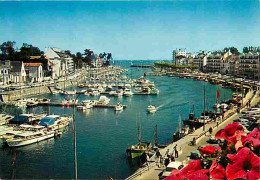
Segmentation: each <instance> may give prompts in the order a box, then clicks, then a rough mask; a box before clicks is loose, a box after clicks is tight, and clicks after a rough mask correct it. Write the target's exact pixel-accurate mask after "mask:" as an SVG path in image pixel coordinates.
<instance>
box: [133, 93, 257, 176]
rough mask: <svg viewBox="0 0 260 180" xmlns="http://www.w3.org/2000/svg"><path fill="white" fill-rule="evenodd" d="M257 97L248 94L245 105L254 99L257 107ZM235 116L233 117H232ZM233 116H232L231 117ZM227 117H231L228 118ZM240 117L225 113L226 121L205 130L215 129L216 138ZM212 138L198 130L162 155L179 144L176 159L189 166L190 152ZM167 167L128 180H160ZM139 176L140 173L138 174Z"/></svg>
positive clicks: (150, 170)
mask: <svg viewBox="0 0 260 180" xmlns="http://www.w3.org/2000/svg"><path fill="white" fill-rule="evenodd" d="M256 94H258V96H257V95H255V96H253V93H252V92H249V93H247V95H246V97H245V98H244V99H243V102H244V104H246V103H247V102H248V100H249V99H251V98H252V100H251V105H252V106H253V105H255V104H257V103H258V102H259V101H260V97H259V92H257V93H256ZM243 110H245V108H243V109H242V110H241V111H243ZM232 114H233V115H232ZM230 115H232V116H230ZM227 116H230V117H228V118H227ZM239 116H241V114H237V113H236V109H232V110H229V111H228V112H226V113H225V116H224V117H225V118H224V119H225V120H224V121H219V124H218V126H217V122H213V123H210V124H207V125H206V126H205V130H206V131H208V129H209V128H210V127H212V128H213V132H212V137H214V136H215V134H216V133H217V132H218V131H219V130H220V129H223V128H224V127H225V126H226V125H228V124H230V123H232V122H233V120H235V119H237V118H238V117H239ZM194 137H196V138H197V140H196V145H195V146H190V145H189V142H190V141H192V139H193V138H194ZM209 138H210V135H209V132H207V133H206V134H204V131H203V127H201V128H199V129H197V130H196V131H195V132H194V133H192V134H190V135H187V136H185V137H184V138H182V139H180V140H179V141H177V142H174V143H172V144H170V145H168V146H167V147H166V148H164V149H161V150H160V153H161V155H162V156H165V153H166V151H167V149H169V151H170V153H172V152H173V149H174V146H175V145H176V144H177V149H178V150H179V157H178V158H175V161H180V162H183V164H187V163H188V162H189V160H188V158H187V156H189V155H190V152H193V151H195V150H197V149H198V147H199V146H202V145H205V144H207V143H206V141H207V140H208V139H209ZM150 161H156V158H155V156H153V157H151V158H150ZM164 168H165V167H160V168H158V166H157V165H156V166H153V167H150V168H149V170H148V171H145V172H144V173H142V174H141V175H140V176H137V177H136V176H133V177H134V178H131V177H129V178H128V179H137V180H146V179H147V180H158V179H159V177H158V174H159V173H160V172H162V170H163V169H164ZM140 171H142V169H139V170H137V173H138V172H140ZM138 174H139V173H138Z"/></svg>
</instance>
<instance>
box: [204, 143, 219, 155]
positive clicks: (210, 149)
mask: <svg viewBox="0 0 260 180" xmlns="http://www.w3.org/2000/svg"><path fill="white" fill-rule="evenodd" d="M217 150H218V148H216V147H213V146H211V145H207V146H205V147H203V148H201V149H200V153H201V154H207V155H208V154H214V153H215V152H216V151H217Z"/></svg>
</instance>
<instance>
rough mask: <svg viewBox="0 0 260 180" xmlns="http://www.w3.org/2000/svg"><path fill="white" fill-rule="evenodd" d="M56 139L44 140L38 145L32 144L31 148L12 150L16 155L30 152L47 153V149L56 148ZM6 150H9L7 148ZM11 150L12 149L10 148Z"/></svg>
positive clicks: (23, 147)
mask: <svg viewBox="0 0 260 180" xmlns="http://www.w3.org/2000/svg"><path fill="white" fill-rule="evenodd" d="M54 144H55V143H54V137H53V138H50V139H47V140H44V141H40V142H38V143H34V144H30V145H29V146H21V147H14V148H12V151H13V152H16V153H28V152H31V151H33V152H37V153H46V152H45V151H44V149H46V148H45V147H48V148H49V147H54ZM6 148H8V147H7V146H6ZM9 149H10V148H9Z"/></svg>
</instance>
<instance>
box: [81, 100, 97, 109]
mask: <svg viewBox="0 0 260 180" xmlns="http://www.w3.org/2000/svg"><path fill="white" fill-rule="evenodd" d="M97 103H98V101H97V100H84V101H82V104H83V105H84V106H86V105H87V104H89V105H88V106H86V107H90V108H92V107H93V106H94V105H95V104H97ZM87 109H89V108H87Z"/></svg>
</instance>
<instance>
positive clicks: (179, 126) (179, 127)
mask: <svg viewBox="0 0 260 180" xmlns="http://www.w3.org/2000/svg"><path fill="white" fill-rule="evenodd" d="M178 130H179V132H180V131H181V113H180V114H179V124H178Z"/></svg>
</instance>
